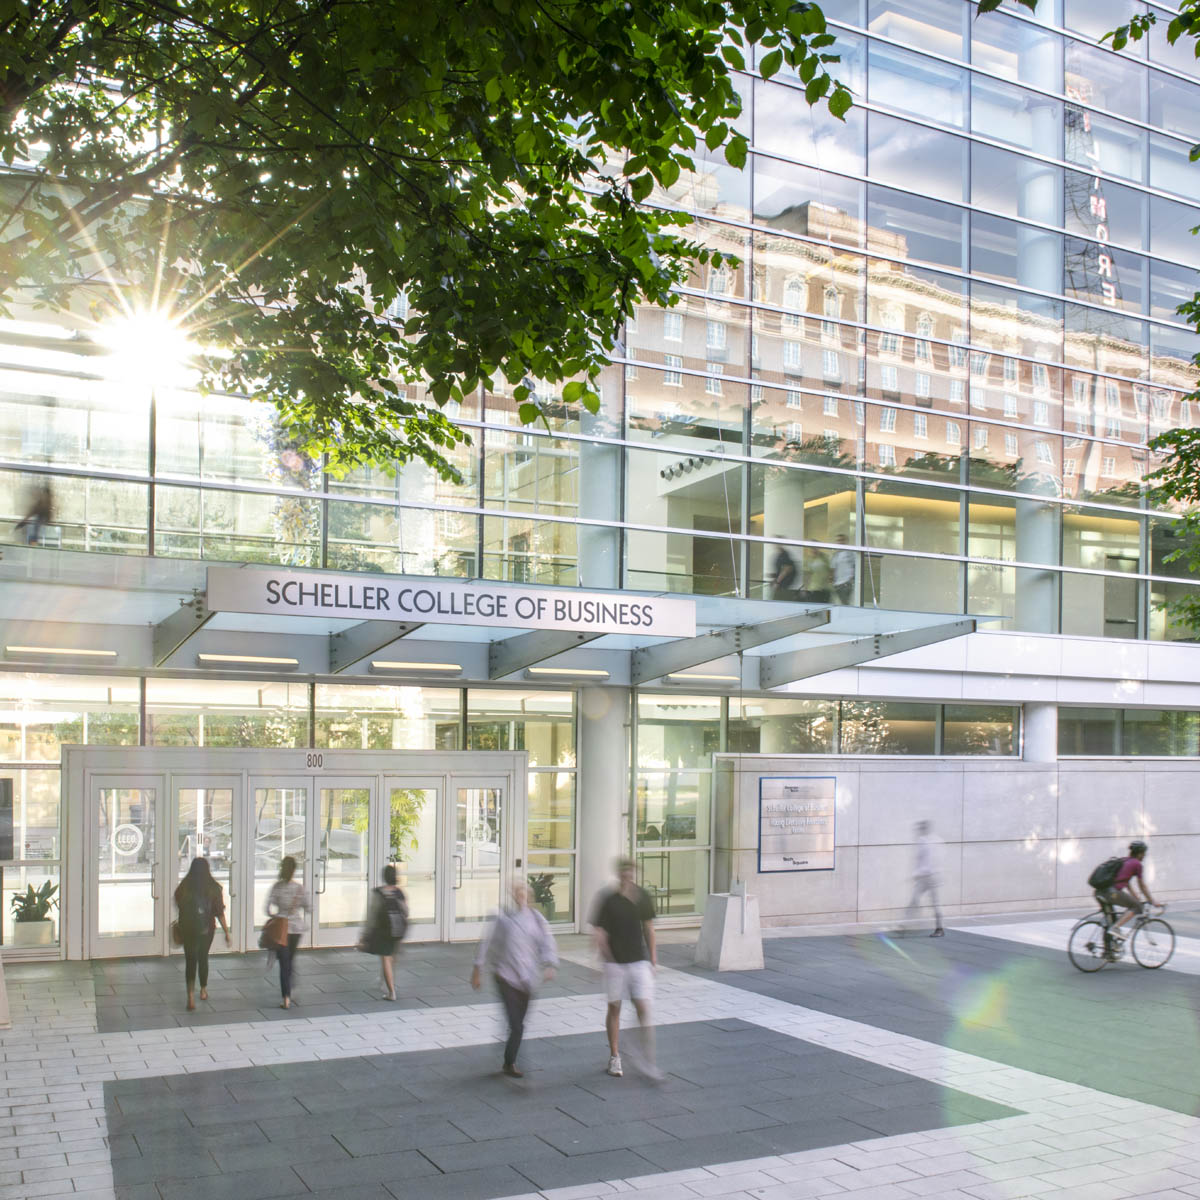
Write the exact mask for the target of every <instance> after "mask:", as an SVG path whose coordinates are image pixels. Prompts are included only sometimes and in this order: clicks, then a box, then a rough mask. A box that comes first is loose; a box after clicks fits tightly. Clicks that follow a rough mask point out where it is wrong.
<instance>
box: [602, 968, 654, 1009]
mask: <svg viewBox="0 0 1200 1200" xmlns="http://www.w3.org/2000/svg"><path fill="white" fill-rule="evenodd" d="M604 990H605V992H606V993H607V995H608V1002H609V1004H620V1003H621V1001H622V1000H624V999H625V997H626V996H628V997H629V998H630V999H631V1000H650V999H652V998H653V996H654V968H653V967H652V966H651V965H650V960H649V959H648V958H643V959H642V960H641V962H631V963H615V962H606V963H605V964H604Z"/></svg>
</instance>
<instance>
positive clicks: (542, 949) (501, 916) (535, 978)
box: [471, 883, 558, 1079]
mask: <svg viewBox="0 0 1200 1200" xmlns="http://www.w3.org/2000/svg"><path fill="white" fill-rule="evenodd" d="M512 900H513V902H512V906H511V907H510V908H502V909H499V910H498V911H497V913H496V916H495V918H494V920H492V922H491V923H490V924H489V925H488V927H487V932H486V933H485V934H484V935H483V939H482V941H480V943H479V949H478V950H477V951H476V953H475V966H474V969H473V970H472V971H471V986H472V987H473V988H474V989H475V990H476V991H478V990H479V988H480V986H481V985H482V983H483V975H482V969H483V967H484V965H485V964H486V965H487V966H488V967H489V968H490V969H491V971H492V974H493V975H494V976H495V979H496V988H497V990H498V991H499V992H500V1000H501V1002H502V1003H503V1005H504V1012H505V1015H506V1016H507V1017H508V1041H506V1042H505V1043H504V1074H505V1075H511V1076H512V1078H514V1079H520V1078H522V1074H523V1073H522V1071H521V1070H520V1069H519V1068H518V1067H517V1052H518V1051H519V1050H520V1049H521V1039H522V1038H523V1037H524V1035H525V1016H526V1014H527V1013H528V1011H529V1002H530V1001H531V1000H532V999H533V993H534V989H535V988H536V987H537V986H538V984H539V983H540V982H541V981H542V980H543V979H546V980H550V979H553V978H554V971H555V968H556V967H557V966H558V948H557V947H556V946H555V944H554V935H553V934H552V933H551V932H550V926H549V925H548V924H547V923H546V918H545V917H543V916H542V914H541V913H540V912H538V911H537V909H536V908H530V907H529V888H528V887H527V886H526V885H525V884H524V883H514V884H513V885H512Z"/></svg>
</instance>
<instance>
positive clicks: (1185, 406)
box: [1179, 400, 1192, 425]
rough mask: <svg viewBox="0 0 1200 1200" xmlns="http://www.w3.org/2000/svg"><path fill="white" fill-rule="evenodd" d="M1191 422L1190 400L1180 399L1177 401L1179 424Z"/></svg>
mask: <svg viewBox="0 0 1200 1200" xmlns="http://www.w3.org/2000/svg"><path fill="white" fill-rule="evenodd" d="M1191 423H1192V404H1191V401H1190V400H1180V402H1179V424H1180V425H1190V424H1191Z"/></svg>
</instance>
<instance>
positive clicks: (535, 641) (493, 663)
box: [488, 629, 600, 679]
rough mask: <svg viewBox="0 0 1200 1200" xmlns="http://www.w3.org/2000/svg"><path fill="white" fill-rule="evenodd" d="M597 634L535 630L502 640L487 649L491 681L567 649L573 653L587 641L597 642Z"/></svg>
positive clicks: (598, 635)
mask: <svg viewBox="0 0 1200 1200" xmlns="http://www.w3.org/2000/svg"><path fill="white" fill-rule="evenodd" d="M598 637H600V634H598V633H572V632H570V631H564V630H558V629H535V630H534V631H533V632H532V633H519V634H517V635H516V637H509V638H501V639H500V640H499V641H496V642H492V644H491V645H490V646H489V647H488V678H489V679H503V678H504V676H505V675H512V674H513V673H514V672H516V671H523V670H524V669H525V668H526V667H532V666H533V665H534V663H540V662H543V661H545V660H546V659H547V658H553V657H554V656H555V655H556V654H562V653H563V651H564V650H574V649H575V647H576V646H583V645H585V644H586V643H587V642H594V641H595V640H596V639H597V638H598Z"/></svg>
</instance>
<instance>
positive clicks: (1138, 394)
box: [1133, 387, 1148, 416]
mask: <svg viewBox="0 0 1200 1200" xmlns="http://www.w3.org/2000/svg"><path fill="white" fill-rule="evenodd" d="M1133 406H1134V408H1136V409H1137V410H1138V412H1139V413H1141V415H1142V416H1145V415H1146V408H1147V407H1148V405H1147V401H1146V389H1145V388H1142V387H1135V388H1134V389H1133Z"/></svg>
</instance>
